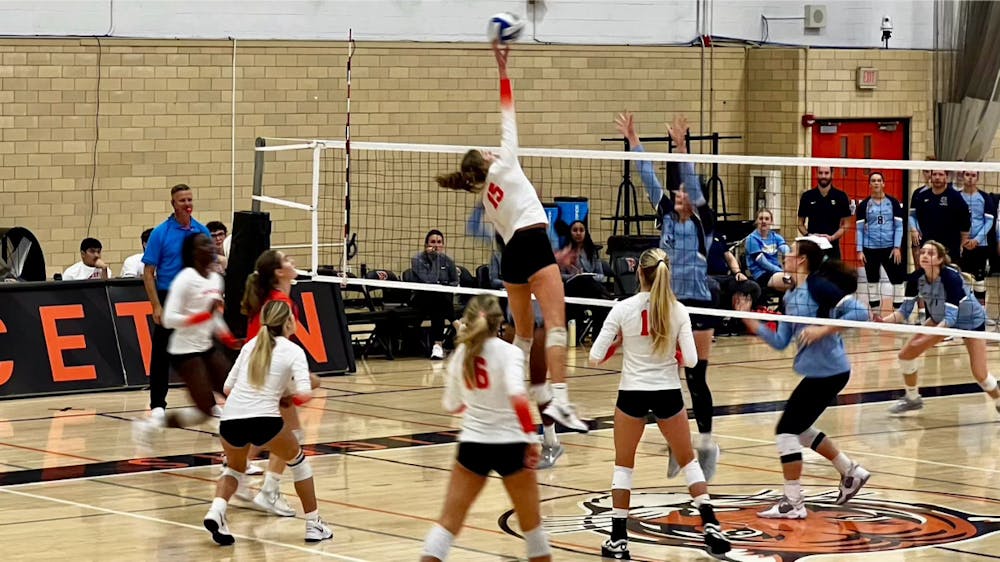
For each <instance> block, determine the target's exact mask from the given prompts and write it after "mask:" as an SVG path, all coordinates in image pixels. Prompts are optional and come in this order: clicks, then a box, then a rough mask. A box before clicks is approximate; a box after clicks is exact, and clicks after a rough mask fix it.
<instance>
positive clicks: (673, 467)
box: [615, 112, 719, 480]
mask: <svg viewBox="0 0 1000 562" xmlns="http://www.w3.org/2000/svg"><path fill="white" fill-rule="evenodd" d="M615 125H616V127H617V128H618V131H620V132H621V133H622V134H623V135H625V138H626V139H627V140H628V142H629V145H630V146H631V147H632V150H633V151H636V152H642V150H643V148H642V144H641V142H640V140H639V135H638V134H637V133H636V130H635V120H634V119H633V117H632V114H631V113H629V112H625V113H622V114H619V115H618V117H617V119H615ZM687 129H688V126H687V119H686V118H684V117H683V116H680V115H678V116H675V117H674V121H673V123H671V124H670V125H668V127H667V131H668V133H669V134H670V138H671V140H673V142H674V145H675V146H676V147H677V152H680V153H684V152H687V144H686V138H685V134H686V133H687ZM636 163H637V164H638V167H639V174H640V177H641V178H642V183H643V185H644V186H645V188H646V194H647V195H648V196H649V202H650V203H652V204H653V206H654V207H655V208H656V214H657V216H658V217H659V219H660V221H661V223H662V224H661V228H660V248H661V249H662V250H664V251H665V252H666V253H667V256H668V257H669V258H670V267H671V269H672V271H671V279H670V282H671V286H672V288H673V290H674V294H675V295H677V299H678V300H679V301H680V302H681V303H683V304H684V305H685V306H695V307H702V308H715V306H716V303H715V302H714V301H713V299H712V292H711V290H710V288H709V284H708V250H709V248H711V247H712V233H713V231H714V229H715V213H714V212H713V211H712V208H711V207H710V206H709V205H708V202H707V201H706V200H705V194H704V192H703V191H702V189H701V181H700V180H699V178H698V175H697V174H696V173H695V169H694V164H693V163H691V162H682V163H680V164H675V163H668V165H667V188H668V189H663V186H662V185H661V184H660V181H659V179H657V177H656V173H655V172H654V170H653V164H652V163H651V162H648V161H642V160H639V161H637V162H636ZM716 324H717V317H715V316H705V315H701V314H692V315H691V328H692V331H693V332H694V341H695V347H696V348H697V350H698V362H697V363H696V364H695V366H694V367H690V368H687V367H686V368H685V369H684V375H685V378H686V379H687V383H688V390H689V391H690V392H691V402H692V406H693V409H694V417H695V420H696V421H697V422H698V433H699V436H698V443H697V444H696V445H697V447H696V448H697V451H698V460H699V462H700V463H701V465H702V467H703V468H704V470H705V476H706V478H708V479H709V480H711V478H712V475H713V474H714V473H715V467H716V463H717V462H718V456H719V446H718V445H717V444H716V443H715V442H714V441H713V440H712V410H713V403H712V392H711V390H709V388H708V382H707V377H706V375H707V372H708V355H709V352H710V351H711V349H712V335H713V333H714V331H715V326H716ZM679 471H680V467H679V466H677V464H676V463H675V462H673V458H672V457H671V463H670V465H669V468H668V469H667V475H668V476H670V477H673V476H675V475H676V474H677V472H679Z"/></svg>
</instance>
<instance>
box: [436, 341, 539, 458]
mask: <svg viewBox="0 0 1000 562" xmlns="http://www.w3.org/2000/svg"><path fill="white" fill-rule="evenodd" d="M464 357H465V344H462V345H459V346H458V349H456V350H455V353H452V354H451V359H450V361H449V363H448V374H447V377H448V380H447V381H446V383H445V393H444V399H443V400H442V403H443V405H444V408H445V409H446V410H448V411H449V412H454V411H456V410H458V409H460V408H461V406H462V404H464V405H465V406H466V410H465V415H464V417H463V418H462V433H461V434H459V436H458V440H459V441H462V442H471V443H529V442H532V440H531V436H529V435H527V434H525V433H524V430H523V429H521V422H520V421H519V420H518V418H517V413H515V412H514V407H513V406H512V405H511V403H510V398H511V397H512V396H518V395H521V394H525V387H524V352H522V351H521V350H520V349H518V348H516V347H514V346H513V345H511V344H509V343H507V342H505V341H503V340H501V339H499V338H490V339H489V340H488V341H487V342H486V343H485V344H483V352H482V354H481V355H480V356H479V357H478V358H477V367H476V384H475V388H469V387H468V386H467V385H466V384H465V378H464V377H463V375H462V363H463V360H464Z"/></svg>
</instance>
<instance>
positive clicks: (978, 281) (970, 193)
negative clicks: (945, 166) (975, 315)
mask: <svg viewBox="0 0 1000 562" xmlns="http://www.w3.org/2000/svg"><path fill="white" fill-rule="evenodd" d="M961 174H962V192H961V193H962V199H965V202H966V203H967V204H968V205H969V216H970V217H971V219H972V227H971V229H970V230H969V239H968V240H966V241H965V242H964V243H963V244H962V256H961V259H959V260H958V263H959V267H961V268H962V271H964V272H965V273H968V274H969V275H971V276H972V277H973V279H975V283H973V285H972V292H973V294H974V295H976V299H977V300H978V301H979V303H980V304H983V305H985V304H986V273H987V271H986V261H987V260H988V259H989V255H990V249H989V245H988V244H987V243H986V237H987V236H989V233H990V229H991V228H993V223H994V219H995V215H996V201H994V200H993V197H992V196H991V195H990V194H989V193H986V192H984V191H979V187H978V185H977V184H978V183H979V172H962V173H961Z"/></svg>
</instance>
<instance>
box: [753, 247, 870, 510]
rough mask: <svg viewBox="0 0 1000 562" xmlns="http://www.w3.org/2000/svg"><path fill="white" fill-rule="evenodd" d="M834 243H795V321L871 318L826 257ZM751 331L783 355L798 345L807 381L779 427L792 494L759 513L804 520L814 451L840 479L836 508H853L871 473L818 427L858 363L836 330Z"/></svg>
mask: <svg viewBox="0 0 1000 562" xmlns="http://www.w3.org/2000/svg"><path fill="white" fill-rule="evenodd" d="M829 248H830V241H829V240H827V239H826V238H822V237H820V236H806V237H803V238H798V239H796V240H795V245H794V247H793V248H792V251H791V252H789V253H787V254H785V271H786V272H788V273H789V274H790V275H791V276H792V277H793V279H794V281H795V283H794V285H795V288H794V289H793V290H791V291H789V292H788V293H786V294H785V311H786V312H787V313H788V314H790V315H794V316H810V317H814V318H831V317H832V318H838V319H843V320H866V319H868V314H869V312H868V309H867V308H866V307H865V306H864V305H863V304H861V303H860V302H858V301H857V299H855V298H853V296H851V293H853V292H854V290H856V289H857V277H856V273H855V272H854V271H853V268H849V267H848V266H846V265H845V264H844V263H843V262H841V261H840V260H827V259H826V258H825V256H824V252H825V251H826V250H829ZM750 306H751V303H750V301H749V299H746V298H741V299H739V302H737V303H735V307H736V310H740V311H743V312H749V311H750ZM744 323H745V324H746V326H747V329H748V330H749V331H750V332H751V333H755V334H757V335H758V336H759V337H760V338H761V339H763V340H764V341H765V342H767V344H768V345H770V346H771V347H773V348H775V349H778V350H782V349H785V348H786V347H788V346H789V345H790V344H791V343H792V341H795V342H796V343H797V344H798V350H797V351H796V352H795V360H794V363H793V364H792V367H793V368H794V369H795V372H796V373H797V374H799V375H802V380H801V381H799V384H798V386H796V387H795V390H794V391H792V395H791V396H789V397H788V400H787V401H786V402H785V410H784V412H782V414H781V419H779V420H778V425H777V427H776V428H775V433H776V442H777V446H778V455H779V457H780V460H781V471H782V474H783V475H784V477H785V487H784V490H785V493H784V497H782V498H781V500H780V501H779V502H778V503H777V504H776V505H774V506H773V507H771V508H770V509H767V510H765V511H762V512H760V513H758V514H757V515H758V516H759V517H763V518H766V519H805V518H806V516H807V512H806V507H805V501H804V499H803V494H802V484H801V480H800V479H801V478H802V464H803V463H802V449H803V447H809V448H811V449H813V450H814V451H816V452H817V453H819V454H820V455H823V457H825V458H826V459H827V460H829V461H830V462H831V463H832V464H833V466H834V467H835V468H836V469H837V472H839V473H840V475H841V478H840V493H839V494H838V496H837V500H836V503H837V504H838V505H839V504H844V503H847V502H848V501H849V500H850V499H851V498H853V497H854V496H855V494H857V493H858V491H859V490H860V489H861V487H862V486H864V485H865V482H867V481H868V478H869V477H870V476H871V474H870V473H869V472H868V471H867V470H865V469H864V468H862V467H861V466H859V465H858V463H856V462H853V461H851V459H850V458H848V457H847V455H846V454H844V453H842V452H841V451H840V450H839V449H838V448H837V446H836V445H835V444H834V443H833V440H831V439H830V438H829V437H827V436H826V435H824V434H823V432H822V431H820V430H819V429H818V428H816V427H815V426H814V425H813V424H814V423H816V420H818V419H819V417H820V415H822V414H823V411H824V410H826V408H827V406H829V405H830V404H831V403H834V402H835V400H836V398H837V395H838V394H839V393H840V391H841V390H843V389H844V387H845V386H847V382H848V380H850V378H851V362H850V360H849V359H848V357H847V350H846V349H845V348H844V341H843V339H841V337H840V330H841V329H840V328H837V327H835V326H808V325H805V324H792V323H789V322H779V323H778V329H777V330H771V329H770V328H768V327H767V326H766V325H764V324H762V323H760V322H758V321H757V320H750V319H745V320H744Z"/></svg>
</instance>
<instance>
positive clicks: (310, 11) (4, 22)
mask: <svg viewBox="0 0 1000 562" xmlns="http://www.w3.org/2000/svg"><path fill="white" fill-rule="evenodd" d="M704 2H707V3H708V6H709V9H710V10H709V11H710V12H711V14H712V15H711V17H710V18H709V19H710V22H711V24H712V25H711V29H709V30H707V31H709V32H710V33H711V34H712V35H716V36H722V37H732V38H736V39H742V40H749V41H760V40H762V38H763V37H764V33H765V32H764V26H763V25H762V20H761V16H762V15H763V16H768V17H769V18H775V17H793V18H801V17H802V16H803V15H804V6H805V5H806V4H807V3H811V4H823V5H825V6H826V9H827V16H828V24H827V26H826V27H825V28H824V29H822V30H816V31H807V30H805V29H804V23H803V21H802V20H801V19H794V20H771V21H770V22H769V24H768V26H767V27H768V30H767V39H768V40H769V41H772V42H777V43H789V44H796V45H810V46H828V47H829V46H837V47H877V46H879V45H880V38H881V31H880V29H879V24H880V21H881V19H882V17H883V16H889V17H890V18H892V21H893V26H894V30H893V38H892V40H891V41H890V43H889V46H890V47H892V48H899V49H928V48H931V47H932V32H933V27H932V22H933V11H934V7H933V6H934V5H933V2H932V0H881V1H871V0H867V1H866V0H825V1H823V0H819V1H816V2H800V1H783V0H771V1H769V2H753V1H751V0H702V1H700V0H538V2H537V8H530V7H529V5H528V4H529V3H528V0H336V1H334V0H283V1H275V0H266V1H265V0H210V1H206V0H172V1H165V0H129V1H122V0H118V1H114V0H72V1H56V0H53V1H46V2H39V1H36V0H4V1H3V2H0V35H48V36H66V35H111V36H115V37H149V38H185V39H197V38H210V39H218V38H227V37H235V38H237V39H343V38H346V36H347V30H348V28H353V29H354V33H355V37H356V38H357V39H360V40H365V41H429V42H451V41H455V42H470V41H476V42H478V41H483V40H484V34H485V28H486V21H487V19H488V17H489V16H490V15H492V14H493V13H496V12H499V11H511V12H514V13H517V14H521V15H523V16H525V18H526V19H527V20H528V22H529V23H528V27H527V29H526V32H525V33H526V36H527V37H526V38H525V39H524V40H526V41H540V42H552V43H567V44H611V45H622V44H672V43H687V42H690V41H692V40H693V39H695V38H696V37H697V35H698V16H697V15H698V13H699V11H700V9H701V6H702V5H704Z"/></svg>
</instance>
